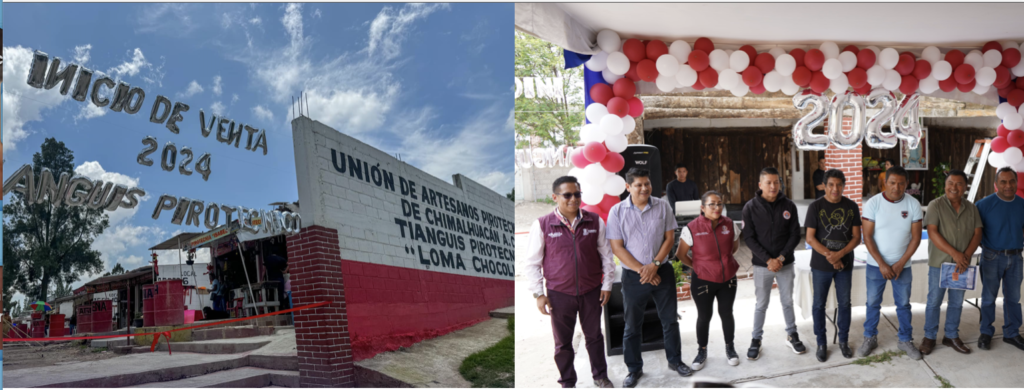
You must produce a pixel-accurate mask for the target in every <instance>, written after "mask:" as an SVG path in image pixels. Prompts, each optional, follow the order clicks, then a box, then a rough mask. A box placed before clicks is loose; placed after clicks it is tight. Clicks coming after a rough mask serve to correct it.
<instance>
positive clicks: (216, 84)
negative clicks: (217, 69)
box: [200, 75, 224, 96]
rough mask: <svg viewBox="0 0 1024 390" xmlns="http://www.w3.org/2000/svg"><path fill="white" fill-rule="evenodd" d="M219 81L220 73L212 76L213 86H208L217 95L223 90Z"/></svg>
mask: <svg viewBox="0 0 1024 390" xmlns="http://www.w3.org/2000/svg"><path fill="white" fill-rule="evenodd" d="M220 81H221V78H220V75H216V76H213V86H211V87H210V90H211V91H213V94H214V95H217V96H220V94H221V93H222V92H224V89H223V88H222V85H221V83H220ZM200 92H201V91H200Z"/></svg>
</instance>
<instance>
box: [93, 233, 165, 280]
mask: <svg viewBox="0 0 1024 390" xmlns="http://www.w3.org/2000/svg"><path fill="white" fill-rule="evenodd" d="M165 236H166V233H165V232H164V231H163V229H160V228H158V227H153V226H136V225H132V224H129V223H122V224H119V225H111V227H110V228H109V229H107V230H106V231H104V232H103V234H100V235H99V237H96V240H95V241H93V243H92V249H94V250H97V251H99V252H100V258H101V259H103V263H104V269H110V268H111V267H113V266H114V264H116V263H118V262H124V263H127V262H129V261H137V260H136V258H137V256H136V255H127V253H128V252H129V249H130V248H134V247H142V250H145V248H148V246H149V245H152V244H153V243H156V242H160V241H162V240H164V239H166V237H165ZM135 253H138V252H135ZM133 257H135V258H133ZM140 264H141V262H140ZM96 276H98V275H96ZM94 277H95V276H94ZM83 279H84V281H89V280H90V279H91V278H83Z"/></svg>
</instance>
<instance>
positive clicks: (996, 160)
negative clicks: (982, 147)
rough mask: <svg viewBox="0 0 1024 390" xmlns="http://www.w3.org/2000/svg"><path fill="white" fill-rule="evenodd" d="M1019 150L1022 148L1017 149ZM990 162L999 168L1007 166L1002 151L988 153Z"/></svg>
mask: <svg viewBox="0 0 1024 390" xmlns="http://www.w3.org/2000/svg"><path fill="white" fill-rule="evenodd" d="M1017 150H1020V149H1017ZM988 163H989V165H992V167H993V168H995V169H999V168H1002V167H1005V166H1006V163H1005V162H1004V161H1003V154H1002V153H996V152H992V153H989V154H988Z"/></svg>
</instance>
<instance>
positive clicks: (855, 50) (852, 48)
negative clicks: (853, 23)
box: [843, 45, 860, 54]
mask: <svg viewBox="0 0 1024 390" xmlns="http://www.w3.org/2000/svg"><path fill="white" fill-rule="evenodd" d="M843 51H849V52H853V54H859V53H860V49H858V48H857V46H854V45H846V47H844V48H843Z"/></svg>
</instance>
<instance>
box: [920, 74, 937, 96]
mask: <svg viewBox="0 0 1024 390" xmlns="http://www.w3.org/2000/svg"><path fill="white" fill-rule="evenodd" d="M917 87H918V88H920V89H921V92H924V93H932V92H935V91H937V90H939V80H936V79H935V78H934V77H932V76H928V77H925V78H924V79H921V83H920V84H918V86H917Z"/></svg>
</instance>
